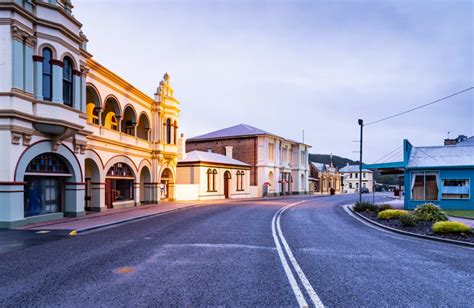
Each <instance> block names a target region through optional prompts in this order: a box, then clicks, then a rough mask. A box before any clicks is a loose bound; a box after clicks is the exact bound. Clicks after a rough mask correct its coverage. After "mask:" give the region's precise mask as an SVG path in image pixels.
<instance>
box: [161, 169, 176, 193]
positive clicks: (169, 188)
mask: <svg viewBox="0 0 474 308" xmlns="http://www.w3.org/2000/svg"><path fill="white" fill-rule="evenodd" d="M160 179H161V180H160V199H161V200H172V199H174V177H173V173H172V172H171V170H170V169H169V168H165V169H164V170H163V172H162V173H161V178H160Z"/></svg>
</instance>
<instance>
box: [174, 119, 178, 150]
mask: <svg viewBox="0 0 474 308" xmlns="http://www.w3.org/2000/svg"><path fill="white" fill-rule="evenodd" d="M173 126H174V127H173V129H174V138H173V139H174V144H178V122H176V121H174V125H173Z"/></svg>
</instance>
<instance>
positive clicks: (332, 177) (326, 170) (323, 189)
mask: <svg viewBox="0 0 474 308" xmlns="http://www.w3.org/2000/svg"><path fill="white" fill-rule="evenodd" d="M310 174H311V176H310V178H309V186H310V192H311V193H316V194H330V193H331V190H333V192H334V193H335V194H339V193H341V192H342V189H341V175H340V174H339V169H338V168H337V167H334V166H333V164H332V163H331V164H329V165H326V164H322V163H315V162H311V163H310Z"/></svg>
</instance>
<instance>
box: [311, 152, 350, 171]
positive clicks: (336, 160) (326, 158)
mask: <svg viewBox="0 0 474 308" xmlns="http://www.w3.org/2000/svg"><path fill="white" fill-rule="evenodd" d="M309 161H312V162H315V163H323V164H329V163H330V162H331V155H329V154H309ZM332 163H333V165H334V166H336V167H339V168H342V167H345V166H346V165H347V163H349V165H357V164H358V163H359V162H358V161H354V160H352V159H349V158H345V157H341V156H337V155H333V156H332Z"/></svg>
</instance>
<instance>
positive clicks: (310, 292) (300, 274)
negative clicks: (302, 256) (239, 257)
mask: <svg viewBox="0 0 474 308" xmlns="http://www.w3.org/2000/svg"><path fill="white" fill-rule="evenodd" d="M303 202H305V201H301V202H297V203H293V204H290V205H288V206H286V207H284V208H283V209H282V210H281V211H278V213H277V218H276V224H277V231H278V235H279V236H280V239H281V242H282V243H283V247H284V248H285V251H286V254H287V255H288V258H289V259H290V262H291V264H292V265H293V268H294V269H295V271H296V273H297V274H298V277H299V278H300V280H301V283H302V284H303V287H304V288H305V289H306V292H308V295H309V297H310V298H311V301H312V302H313V304H314V305H315V306H316V307H318V308H319V307H321V308H322V307H324V305H323V303H322V302H321V299H320V298H319V296H318V295H317V294H316V291H314V289H313V286H311V283H310V282H309V280H308V278H306V275H305V274H304V272H303V270H302V269H301V267H300V265H299V263H298V261H296V258H295V256H294V255H293V252H292V251H291V249H290V246H289V245H288V242H287V241H286V239H285V236H284V235H283V232H282V231H281V224H280V218H281V216H282V214H283V213H284V212H285V211H286V210H288V209H289V208H290V207H292V206H295V205H297V204H301V203H303Z"/></svg>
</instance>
